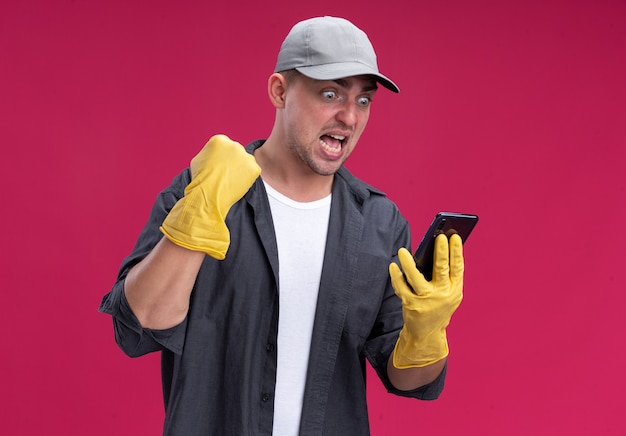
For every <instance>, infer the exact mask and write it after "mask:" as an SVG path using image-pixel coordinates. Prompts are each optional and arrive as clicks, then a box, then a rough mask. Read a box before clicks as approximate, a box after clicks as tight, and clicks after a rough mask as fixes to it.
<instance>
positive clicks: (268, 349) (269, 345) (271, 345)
mask: <svg viewBox="0 0 626 436" xmlns="http://www.w3.org/2000/svg"><path fill="white" fill-rule="evenodd" d="M265 349H266V350H267V351H269V352H270V353H271V352H272V351H274V344H267V346H266V347H265Z"/></svg>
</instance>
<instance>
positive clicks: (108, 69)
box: [0, 0, 626, 436]
mask: <svg viewBox="0 0 626 436" xmlns="http://www.w3.org/2000/svg"><path fill="white" fill-rule="evenodd" d="M212 3H214V2H208V1H195V2H190V1H179V2H167V1H153V2H137V1H101V2H95V1H84V0H83V1H81V0H76V1H73V2H69V1H56V2H53V1H38V2H37V1H18V0H9V1H4V2H2V3H1V4H0V111H1V112H0V141H1V143H2V148H1V150H2V152H1V158H0V177H1V182H2V187H3V188H4V196H3V202H2V203H3V206H2V214H1V217H0V229H2V233H3V237H2V244H1V247H2V248H1V250H0V256H1V258H2V259H1V260H2V262H0V268H1V270H0V276H1V277H2V281H1V283H2V292H1V293H0V307H1V308H2V316H0V327H1V331H2V332H3V340H2V357H1V358H0V368H1V371H2V374H3V376H4V382H3V383H2V393H3V394H2V397H3V398H4V405H3V407H0V423H1V424H0V427H1V428H2V433H3V434H10V435H41V434H63V435H86V434H88V435H91V436H96V435H111V434H116V435H154V434H159V432H160V428H161V421H162V418H163V412H162V403H161V396H160V385H159V368H158V356H156V355H155V356H149V357H145V358H141V359H137V360H132V359H129V358H127V357H125V356H124V355H122V353H121V352H120V351H119V350H118V349H117V347H116V345H115V344H114V342H113V333H112V328H111V321H110V319H109V318H108V317H107V316H104V315H101V314H98V313H97V312H96V309H97V307H98V304H99V302H100V299H101V297H102V295H103V294H104V293H106V292H107V291H108V289H109V288H110V286H111V284H112V283H113V281H114V279H115V275H116V272H117V268H118V266H119V263H120V261H121V259H122V257H124V256H125V255H126V254H127V253H128V252H129V250H130V249H131V247H132V245H133V244H134V240H135V237H136V236H137V234H138V232H139V230H140V228H141V227H142V226H143V224H144V221H145V219H146V217H147V214H148V210H149V207H150V205H151V204H152V201H153V199H154V196H155V195H156V193H157V192H158V191H159V190H160V189H161V188H162V187H163V186H165V185H166V184H167V183H168V182H169V181H170V180H171V178H172V177H173V176H174V174H176V173H177V172H178V171H179V170H180V169H181V168H182V167H183V166H185V165H186V164H187V162H188V161H189V159H190V157H192V156H193V155H194V154H195V153H196V152H197V151H198V150H199V147H201V145H202V144H203V142H204V141H205V140H206V139H207V138H208V137H209V136H211V135H212V134H214V133H218V132H222V133H226V134H229V135H231V136H232V137H234V138H235V139H238V140H239V141H240V142H244V143H245V142H248V141H250V140H252V139H254V138H257V137H262V136H264V135H266V134H267V133H268V132H269V129H270V126H271V122H272V119H273V112H272V108H271V106H270V104H269V102H268V101H267V99H266V92H265V83H266V78H267V76H268V74H269V73H270V72H271V69H272V68H273V65H274V61H275V56H276V52H277V49H278V45H279V44H280V42H281V41H282V39H283V37H284V35H285V34H286V32H287V30H288V28H289V27H290V26H291V25H292V24H293V23H294V22H296V21H298V20H299V19H302V18H306V17H310V16H314V15H323V14H329V15H339V16H345V17H347V18H350V19H351V20H352V21H354V22H355V23H356V24H357V25H359V26H360V27H362V28H363V29H365V30H366V31H367V32H368V33H369V35H370V37H371V39H372V41H373V42H374V44H375V46H376V48H377V51H378V55H379V63H380V65H381V68H382V70H383V72H384V73H385V74H388V75H389V76H391V77H392V78H393V79H394V80H395V81H396V82H397V83H398V84H399V85H400V87H401V89H402V93H401V94H400V95H393V94H391V93H389V92H384V91H381V92H379V94H378V95H377V98H376V101H375V105H374V107H373V113H372V117H371V119H370V120H371V121H370V125H369V126H368V129H367V130H366V133H365V135H364V137H363V138H362V142H361V144H360V146H359V148H358V149H357V152H356V153H355V154H354V155H353V157H352V158H351V161H350V162H349V167H350V168H351V169H352V170H353V172H355V173H357V174H358V175H360V176H362V177H363V178H364V179H366V180H367V181H369V182H370V183H372V184H374V185H377V186H378V187H380V188H382V189H384V190H385V191H386V192H387V193H388V195H389V196H390V197H391V199H393V200H394V201H395V202H396V203H397V204H398V205H399V206H400V208H401V210H402V211H403V212H404V214H405V215H406V217H407V218H408V219H409V220H410V222H411V224H412V228H413V232H414V237H415V241H416V242H417V240H418V239H419V236H420V235H421V233H422V232H423V231H424V230H425V228H426V226H427V225H428V223H429V221H430V219H431V217H432V215H433V214H434V213H435V212H437V211H439V210H453V211H463V212H474V213H477V214H479V215H480V216H481V222H480V224H479V226H478V227H477V229H476V231H475V233H474V235H473V236H472V238H471V239H470V241H469V242H468V244H467V246H466V262H467V276H466V288H465V300H464V302H463V304H462V305H461V308H460V309H459V311H458V312H457V314H456V315H455V317H454V319H453V322H452V325H451V327H450V333H449V336H450V343H451V349H452V354H451V360H450V371H449V377H448V382H447V387H446V390H445V392H444V394H443V395H442V397H441V398H440V399H439V400H438V401H436V402H431V403H424V402H415V401H410V400H406V399H401V398H395V397H391V396H389V395H387V394H385V393H383V391H382V389H381V386H380V384H379V382H378V381H377V380H376V379H374V378H371V382H370V389H371V392H370V404H371V410H370V412H371V421H372V432H373V434H374V435H378V436H387V435H390V434H415V435H417V434H440V435H465V434H480V435H504V434H506V435H528V434H534V435H554V434H575V433H577V432H579V433H578V434H604V433H607V434H608V433H610V434H620V433H623V432H625V431H626V423H625V421H624V418H623V406H624V401H623V392H624V391H625V390H626V376H625V375H624V371H623V368H624V367H625V366H626V352H625V351H624V345H623V344H624V327H623V324H622V320H623V318H624V316H623V311H624V304H625V303H626V296H625V290H624V283H623V279H622V275H621V274H622V272H623V270H624V260H625V259H626V256H625V255H624V249H623V247H624V246H625V245H626V236H625V235H626V231H625V229H624V223H625V222H626V206H625V200H626V190H625V188H626V175H625V174H624V173H625V171H624V162H625V159H624V156H623V155H624V150H625V149H626V81H625V77H626V25H624V23H626V3H625V2H624V1H620V0H587V1H582V0H578V1H565V0H562V1H559V0H541V1H540V0H534V1H518V2H513V1H510V2H503V1H496V0H477V1H472V2H467V1H461V0H451V1H446V2H433V1H422V0H402V1H395V2H394V1H390V2H385V3H383V4H381V6H379V7H377V8H374V7H370V6H365V5H364V4H363V2H357V1H353V0H346V1H342V2H337V1H335V0H320V1H317V2H310V3H314V4H315V5H314V6H308V5H302V4H301V3H297V2H296V3H294V2H293V1H289V2H283V1H278V2H269V3H268V2H256V1H249V2H247V3H248V4H242V3H245V2H220V6H214V5H213V6H212V5H211V4H212ZM336 4H337V5H336Z"/></svg>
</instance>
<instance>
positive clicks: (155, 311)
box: [124, 238, 205, 330]
mask: <svg viewBox="0 0 626 436" xmlns="http://www.w3.org/2000/svg"><path fill="white" fill-rule="evenodd" d="M204 257H205V254H204V253H202V252H198V251H191V250H188V249H186V248H182V247H180V246H178V245H176V244H174V243H172V242H170V241H169V240H168V239H167V238H162V239H161V240H160V241H159V243H158V244H157V245H156V246H155V247H154V249H153V250H152V251H151V252H150V254H148V256H146V257H145V258H144V259H143V260H142V261H141V262H140V263H138V264H137V265H135V266H134V267H133V269H131V270H130V271H129V273H128V276H127V277H126V281H125V284H124V293H125V295H126V299H127V300H128V304H129V305H130V307H131V309H132V311H133V313H134V314H135V316H136V317H137V319H138V320H139V322H140V323H141V325H142V327H144V328H150V329H155V330H163V329H166V328H170V327H173V326H175V325H178V324H180V323H181V322H182V321H183V320H184V319H185V316H187V311H188V310H189V298H190V295H191V290H192V289H193V285H194V283H195V280H196V277H197V275H198V271H199V270H200V266H201V265H202V262H203V260H204Z"/></svg>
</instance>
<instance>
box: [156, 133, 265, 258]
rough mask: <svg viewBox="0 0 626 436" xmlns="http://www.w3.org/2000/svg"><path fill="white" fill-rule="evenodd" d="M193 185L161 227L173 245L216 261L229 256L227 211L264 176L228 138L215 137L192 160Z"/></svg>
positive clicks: (254, 162)
mask: <svg viewBox="0 0 626 436" xmlns="http://www.w3.org/2000/svg"><path fill="white" fill-rule="evenodd" d="M190 167H191V182H190V183H189V185H187V187H186V188H185V196H184V197H183V198H181V199H180V200H178V202H177V203H176V204H175V205H174V207H173V208H172V210H171V211H170V213H169V214H168V215H167V217H166V218H165V220H164V221H163V224H162V225H161V228H160V229H161V232H163V234H164V235H165V236H166V237H167V238H168V239H169V240H170V241H172V242H174V243H175V244H177V245H180V246H181V247H185V248H188V249H190V250H194V251H203V252H205V253H206V254H208V255H209V256H211V257H214V258H215V259H218V260H222V259H224V258H225V257H226V252H227V251H228V246H229V245H230V232H229V230H228V227H226V223H225V221H224V220H225V218H226V215H227V214H228V211H229V210H230V208H231V207H232V205H233V204H235V203H236V202H237V201H239V200H240V199H241V198H242V197H243V196H244V195H245V193H246V192H248V190H249V189H250V187H251V186H252V184H253V183H254V181H255V180H256V179H257V178H258V177H259V174H261V168H260V167H259V166H258V165H257V163H256V160H255V159H254V156H252V155H251V154H249V153H247V152H246V151H245V149H244V148H243V147H242V146H241V144H239V143H238V142H235V141H232V140H231V139H230V138H228V137H227V136H225V135H215V136H213V137H212V138H211V139H209V141H208V142H207V143H206V145H205V146H204V148H203V149H202V150H201V151H200V153H198V154H197V155H196V156H195V157H194V158H193V159H192V160H191V165H190Z"/></svg>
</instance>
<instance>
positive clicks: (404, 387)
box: [387, 354, 447, 391]
mask: <svg viewBox="0 0 626 436" xmlns="http://www.w3.org/2000/svg"><path fill="white" fill-rule="evenodd" d="M446 361H447V358H444V359H441V360H439V361H437V362H435V363H433V364H431V365H427V366H422V367H415V368H406V369H400V368H396V367H395V366H394V365H393V354H392V355H391V356H390V357H389V361H388V362H387V376H388V377H389V381H390V382H391V384H392V385H393V386H394V387H395V388H396V389H399V390H401V391H411V390H413V389H417V388H419V387H421V386H424V385H427V384H428V383H431V382H432V381H434V380H435V379H436V378H437V377H438V376H439V374H441V371H443V368H444V367H445V366H446Z"/></svg>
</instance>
